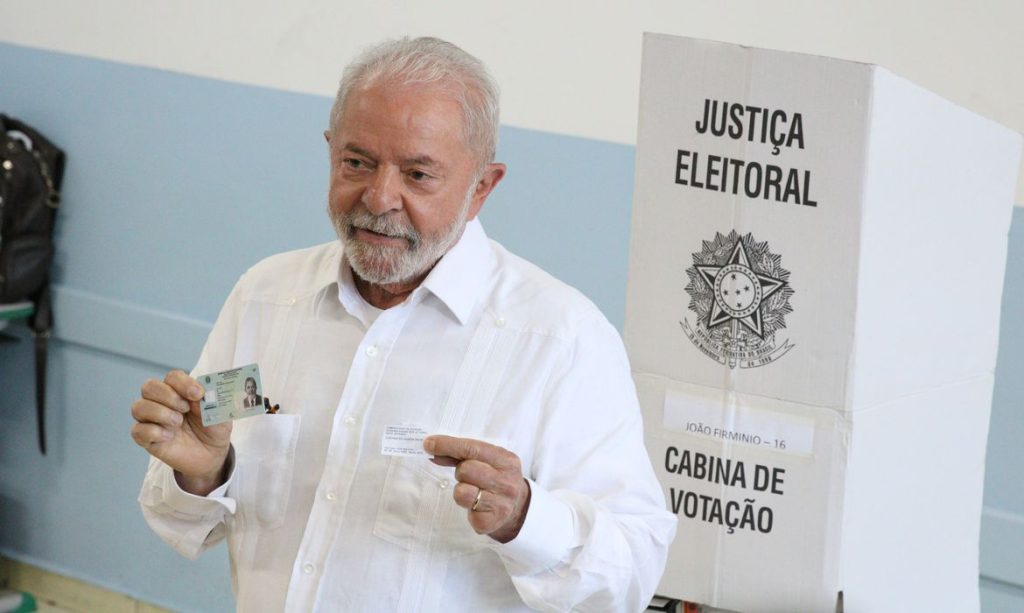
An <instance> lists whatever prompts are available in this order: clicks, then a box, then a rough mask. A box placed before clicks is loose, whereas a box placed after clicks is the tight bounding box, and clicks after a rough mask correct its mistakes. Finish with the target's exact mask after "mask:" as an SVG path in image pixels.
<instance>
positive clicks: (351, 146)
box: [342, 143, 444, 167]
mask: <svg viewBox="0 0 1024 613" xmlns="http://www.w3.org/2000/svg"><path fill="white" fill-rule="evenodd" d="M342 150H343V151H351V152H352V153H355V154H356V155H361V156H363V157H366V158H370V159H371V160H375V159H377V157H376V156H375V155H374V154H373V153H371V152H369V151H367V150H366V149H363V148H362V147H360V146H359V145H357V144H355V143H345V146H344V147H342ZM402 165H403V166H427V167H443V166H444V164H442V163H441V162H439V161H437V160H435V159H434V158H432V157H430V156H429V155H427V154H422V155H414V156H412V157H408V158H405V159H403V160H402Z"/></svg>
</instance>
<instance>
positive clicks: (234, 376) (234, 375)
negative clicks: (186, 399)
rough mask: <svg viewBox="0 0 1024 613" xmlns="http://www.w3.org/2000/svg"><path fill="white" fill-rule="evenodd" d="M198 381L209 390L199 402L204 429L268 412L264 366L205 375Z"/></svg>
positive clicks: (249, 366)
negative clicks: (265, 399) (262, 367)
mask: <svg viewBox="0 0 1024 613" xmlns="http://www.w3.org/2000/svg"><path fill="white" fill-rule="evenodd" d="M196 381H198V382H199V384H200V385H202V386H203V389H205V390H206V394H205V395H204V396H203V399H202V400H200V401H199V409H200V412H201V413H202V415H203V425H204V426H212V425H214V424H219V423H223V422H225V421H228V420H231V419H241V418H243V417H252V416H253V415H262V414H263V413H265V412H266V408H265V407H264V406H263V405H264V399H263V395H262V394H263V384H262V383H261V382H260V367H259V366H258V365H256V364H249V365H248V366H240V367H238V368H232V369H230V370H224V371H221V372H215V373H211V374H209V375H201V376H199V377H196Z"/></svg>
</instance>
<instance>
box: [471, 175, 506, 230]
mask: <svg viewBox="0 0 1024 613" xmlns="http://www.w3.org/2000/svg"><path fill="white" fill-rule="evenodd" d="M505 171H506V167H505V165H504V164H502V163H500V162H491V163H490V164H488V165H487V166H486V167H484V171H483V172H482V173H481V174H480V178H479V179H478V180H477V182H476V188H474V191H473V200H472V202H471V203H470V206H469V215H468V217H467V219H471V220H472V219H476V216H477V213H479V212H480V209H481V208H483V206H484V201H485V200H487V196H490V195H491V192H492V191H494V188H495V187H497V186H498V183H500V182H501V180H502V179H504V178H505Z"/></svg>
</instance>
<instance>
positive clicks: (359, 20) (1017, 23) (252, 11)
mask: <svg viewBox="0 0 1024 613" xmlns="http://www.w3.org/2000/svg"><path fill="white" fill-rule="evenodd" d="M1021 24H1024V2H1021V1H1020V0H979V1H976V2H966V1H964V0H861V1H858V2H842V1H839V0H730V1H726V2H711V1H708V0H646V1H637V2H598V1H595V0H567V1H561V2H559V1H551V0H518V1H509V2H483V1H481V0H450V1H447V2H416V1H414V0H390V1H371V2H358V3H357V2H350V1H349V2H346V1H339V0H297V1H293V2H288V3H285V2H269V1H266V0H263V1H253V0H218V1H217V2H209V1H206V0H152V1H147V2H138V1H137V0H92V1H90V2H81V1H79V0H34V1H29V0H21V1H15V0H0V41H5V42H11V43H15V44H21V45H26V46H31V47H39V48H44V49H53V50H59V51H65V52H69V53H75V54H81V55H87V56H93V57H99V58H105V59H111V60H116V61H120V62H126V63H130V64H140V65H145V66H153V67H159V68H166V69H169V70H174V71H179V72H184V73H188V74H194V75H202V76H208V77H214V78H218V79H226V80H230V81H239V82H243V83H249V84H256V85H265V86H268V87H273V88H278V89H286V90H292V91H299V92H306V93H315V94H324V95H330V94H332V93H333V90H334V87H335V84H336V82H337V77H338V73H339V72H340V69H341V67H342V66H343V65H344V64H345V63H346V61H347V60H348V59H349V58H351V57H352V55H353V53H354V52H355V51H356V50H357V49H359V48H361V47H363V46H365V45H366V44H369V43H372V42H375V41H378V40H381V39H383V38H387V37H394V36H399V35H403V34H410V35H422V34H430V35H434V36H440V37H442V38H446V39H448V40H451V41H453V42H455V43H457V44H459V45H460V46H463V47H464V48H466V49H467V50H468V51H470V52H472V53H474V54H476V55H477V56H479V57H480V58H481V59H483V60H484V61H485V62H486V63H487V64H488V65H489V66H490V68H491V70H492V71H493V72H494V73H495V76H496V77H497V79H498V81H499V83H501V84H502V85H503V89H504V92H503V93H504V98H503V103H504V109H503V121H504V122H505V123H507V124H511V125H515V126H519V127H526V128H534V129H538V130H544V131H548V132H556V133H561V134H571V135H576V136H585V137H590V138H597V139H602V140H609V141H613V142H620V143H633V142H634V139H635V134H636V100H637V89H638V84H639V69H640V40H641V33H642V32H644V31H656V32H664V33H670V34H679V35H685V36H696V37H701V38H711V39H715V40H723V41H728V42H735V43H741V44H745V45H753V46H762V47H771V48H776V49H783V50H788V51H800V52H806V53H814V54H819V55H827V56H832V57H839V58H844V59H851V60H857V61H864V62H871V63H876V64H880V65H883V66H885V67H887V68H889V69H891V70H893V71H894V72H896V73H897V74H900V75H902V76H904V77H907V78H909V79H911V80H912V81H915V82H917V83H919V84H921V85H923V86H925V87H927V88H929V89H931V90H933V91H935V92H938V93H939V94H941V95H943V96H945V97H947V98H949V99H951V100H953V101H954V102H956V103H958V104H960V105H962V106H965V107H967V108H969V109H971V110H973V111H975V112H978V113H980V114H982V115H986V116H988V117H991V118H992V119H995V120H996V121H999V122H1000V123H1003V124H1005V125H1007V126H1010V127H1012V128H1014V129H1016V130H1017V131H1020V132H1024V35H1022V34H1021V31H1022V29H1021ZM2 85H3V84H2V75H0V87H2ZM1016 201H1017V202H1018V203H1019V204H1024V172H1022V177H1021V179H1020V182H1019V183H1018V190H1017V198H1016Z"/></svg>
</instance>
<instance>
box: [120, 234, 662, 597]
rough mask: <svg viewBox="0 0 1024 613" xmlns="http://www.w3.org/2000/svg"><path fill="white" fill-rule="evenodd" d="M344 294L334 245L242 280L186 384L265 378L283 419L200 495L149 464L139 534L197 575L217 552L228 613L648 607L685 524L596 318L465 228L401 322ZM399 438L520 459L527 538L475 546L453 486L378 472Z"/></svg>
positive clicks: (244, 442)
mask: <svg viewBox="0 0 1024 613" xmlns="http://www.w3.org/2000/svg"><path fill="white" fill-rule="evenodd" d="M351 274H352V273H351V270H350V269H349V267H348V265H347V263H346V262H345V259H344V257H343V254H342V248H341V244H340V243H338V242H334V243H329V244H326V245H321V246H318V247H314V248H311V249H305V250H301V251H295V252H290V253H285V254H281V255H278V256H274V257H271V258H269V259H267V260H264V261H263V262H261V263H259V264H257V265H256V266H255V267H253V268H252V269H251V270H249V271H248V272H247V273H246V274H245V275H244V276H243V277H242V278H241V279H240V280H239V282H238V284H237V285H236V286H235V288H234V290H233V291H232V293H231V295H230V297H229V298H228V300H227V302H226V303H225V305H224V307H223V309H222V311H221V313H220V316H219V317H218V319H217V322H216V324H215V325H214V328H213V330H212V332H211V333H210V337H209V339H208V340H207V343H206V346H205V348H204V349H203V353H202V355H201V357H200V359H199V363H198V364H197V365H196V368H195V371H194V372H195V373H203V374H205V373H209V372H214V371H219V370H225V369H228V368H232V367H235V366H240V365H244V364H250V363H253V362H256V363H259V365H260V370H261V376H262V383H263V391H264V392H265V394H266V396H267V397H268V398H269V399H270V402H271V403H273V404H279V405H280V407H281V409H280V411H281V412H280V413H279V414H276V415H259V416H256V417H251V418H248V419H242V420H239V421H237V422H235V424H234V430H233V432H232V438H231V440H232V448H233V454H234V455H233V457H234V466H233V469H232V471H231V475H230V478H229V479H228V482H227V483H226V484H224V485H223V486H222V487H220V488H218V489H217V490H216V491H214V492H212V493H211V494H210V495H209V496H208V497H205V498H204V497H197V496H193V495H191V494H188V493H185V492H183V491H182V490H181V489H180V488H178V486H177V484H176V482H175V479H174V477H173V473H172V471H171V470H170V469H169V468H168V467H167V466H166V465H164V464H163V463H161V462H159V461H158V460H155V459H151V462H150V466H149V471H148V473H147V475H146V479H145V482H144V484H143V487H142V492H141V494H140V496H139V500H140V502H141V504H142V509H143V513H144V514H145V517H146V520H147V521H148V522H149V524H150V526H152V527H153V529H154V530H155V531H156V532H157V534H159V535H160V536H161V538H163V539H164V540H165V541H167V542H168V543H169V544H170V545H171V546H173V547H174V548H175V549H176V550H178V551H179V552H181V553H182V554H184V555H186V556H189V557H195V556H197V555H199V553H201V552H202V551H203V550H204V549H206V548H207V547H210V546H211V545H213V544H215V543H216V542H218V541H219V540H221V539H222V538H223V537H224V536H225V535H226V536H227V540H228V546H229V548H230V554H231V559H232V573H233V575H232V576H233V586H234V589H235V594H236V597H237V600H238V608H239V610H241V611H278V610H288V611H309V610H316V611H416V612H419V613H425V612H429V611H516V610H525V609H527V607H530V608H534V609H540V610H549V611H568V610H580V611H583V610H587V611H602V612H606V611H639V610H642V609H644V608H645V607H646V605H647V602H648V601H649V599H650V597H651V595H652V593H653V591H654V589H655V586H656V585H657V582H658V580H659V579H660V575H661V572H662V570H663V568H664V562H665V556H666V552H667V548H668V545H669V543H670V541H671V540H672V537H673V536H674V533H675V526H676V523H675V517H674V516H673V515H671V514H670V513H668V512H667V510H666V508H665V500H664V495H663V493H662V491H661V488H660V486H659V484H658V482H657V480H656V478H655V476H654V473H653V470H652V468H651V464H650V461H649V459H648V456H647V453H646V451H645V449H644V445H643V434H642V431H643V428H642V424H641V417H640V410H639V407H638V405H637V399H636V392H635V390H634V387H633V383H632V380H631V377H630V370H629V364H628V362H627V359H626V356H625V352H624V350H623V346H622V342H621V340H620V338H619V336H618V333H617V332H616V331H615V329H614V328H613V327H612V326H611V325H610V324H609V323H608V321H607V320H606V319H605V318H604V317H603V316H602V315H601V313H600V312H599V311H598V309H597V308H596V307H595V306H594V305H593V304H592V303H590V302H589V301H588V300H587V299H586V298H584V297H583V296H582V295H581V294H580V293H579V292H577V291H575V290H573V289H572V288H569V287H568V286H566V285H564V284H563V283H561V282H559V281H557V280H555V279H553V278H552V277H550V276H549V275H547V274H546V273H544V272H543V271H541V270H540V269H538V268H536V267H534V266H533V265H531V264H529V263H527V262H525V261H524V260H522V259H520V258H518V257H516V256H514V255H512V254H510V253H509V252H507V251H506V250H504V249H503V248H502V247H501V246H500V245H498V244H496V243H493V242H491V241H489V240H488V239H487V237H486V236H485V235H484V232H483V229H482V228H481V226H480V224H479V222H476V221H474V222H470V223H469V224H468V226H467V228H466V231H465V233H464V234H463V236H462V238H461V239H460V241H459V242H458V243H457V245H456V246H455V247H454V248H453V249H452V250H451V251H450V252H449V253H448V254H447V255H446V256H445V257H444V258H442V260H441V261H440V262H439V263H438V264H437V265H436V266H435V267H434V269H433V270H432V271H431V272H430V274H429V275H428V276H427V278H426V279H425V280H424V282H423V283H422V284H421V285H420V287H418V288H417V289H416V290H415V291H414V292H413V293H412V294H411V295H410V296H409V297H408V299H406V300H405V301H404V302H403V303H402V304H400V305H398V306H395V307H392V308H390V309H387V310H384V311H380V310H378V309H375V308H374V307H372V306H371V305H369V304H367V303H366V302H365V301H364V300H363V299H362V298H361V296H360V295H359V293H358V291H357V290H356V288H355V285H354V284H353V282H352V277H351ZM390 425H416V426H419V427H421V428H423V429H424V430H426V431H427V432H430V433H442V434H450V435H453V436H461V437H470V438H475V439H481V440H484V441H488V442H490V443H493V444H497V445H500V446H502V447H505V448H507V449H509V450H511V451H513V452H515V453H516V454H517V455H518V456H519V457H520V459H521V460H522V466H523V471H524V476H526V477H527V479H528V480H529V482H530V487H531V491H532V495H531V502H530V507H529V511H528V513H527V516H526V521H525V524H524V525H523V527H522V530H521V531H520V533H519V535H518V536H517V537H516V538H515V539H513V540H512V541H511V542H509V543H506V544H500V543H498V542H496V541H494V540H493V539H491V538H490V537H487V536H481V535H478V534H476V533H475V532H474V531H473V529H472V528H471V527H470V525H469V523H468V522H467V518H466V510H465V509H463V508H461V507H459V506H457V505H456V504H455V502H454V500H453V499H452V488H453V487H454V485H455V479H454V473H453V469H452V468H448V467H441V466H437V465H434V464H433V463H431V462H430V461H429V460H428V459H427V458H426V457H392V456H385V455H382V454H381V440H382V435H383V433H384V428H385V426H390Z"/></svg>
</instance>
